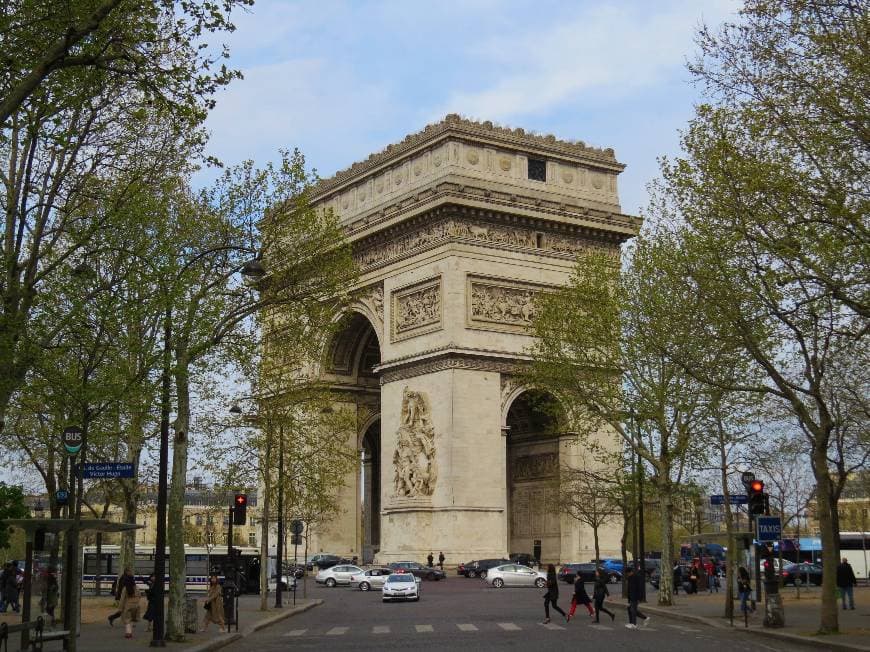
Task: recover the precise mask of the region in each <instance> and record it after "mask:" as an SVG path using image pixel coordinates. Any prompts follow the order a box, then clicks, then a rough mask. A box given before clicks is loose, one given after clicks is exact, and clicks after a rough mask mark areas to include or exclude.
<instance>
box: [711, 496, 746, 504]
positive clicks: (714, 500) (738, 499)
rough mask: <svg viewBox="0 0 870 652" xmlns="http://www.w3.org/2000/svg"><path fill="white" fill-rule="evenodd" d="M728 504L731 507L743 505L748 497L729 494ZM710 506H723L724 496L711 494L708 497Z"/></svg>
mask: <svg viewBox="0 0 870 652" xmlns="http://www.w3.org/2000/svg"><path fill="white" fill-rule="evenodd" d="M728 502H729V503H731V504H732V505H745V504H746V503H748V502H749V496H747V495H746V494H730V495H729V496H728ZM710 504H711V505H724V504H725V496H723V495H722V494H713V495H712V496H710Z"/></svg>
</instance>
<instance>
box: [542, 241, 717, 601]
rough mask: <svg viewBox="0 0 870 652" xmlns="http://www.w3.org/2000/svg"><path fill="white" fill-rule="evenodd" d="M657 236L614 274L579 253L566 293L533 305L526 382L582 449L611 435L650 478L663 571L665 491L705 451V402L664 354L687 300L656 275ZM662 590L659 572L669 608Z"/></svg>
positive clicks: (669, 497) (608, 263) (661, 252)
mask: <svg viewBox="0 0 870 652" xmlns="http://www.w3.org/2000/svg"><path fill="white" fill-rule="evenodd" d="M665 235H666V234H665ZM665 235H663V236H662V237H661V238H657V239H652V238H646V237H641V238H638V239H636V240H635V243H634V246H633V248H632V252H631V255H630V256H629V257H628V260H627V262H626V267H625V269H624V271H623V273H622V274H620V273H619V269H618V266H617V265H618V261H617V259H616V257H615V256H614V255H612V254H611V253H609V252H592V253H588V254H586V255H585V256H583V257H582V258H581V259H580V260H579V261H578V264H577V267H576V268H575V272H574V274H573V275H572V277H571V280H570V282H569V284H568V285H567V287H565V288H563V289H561V290H559V291H556V292H554V293H552V294H548V295H546V296H544V297H543V298H542V299H541V300H540V309H539V316H538V318H537V319H536V321H535V325H534V334H535V335H536V337H537V339H536V343H535V345H534V346H533V347H532V355H533V365H532V372H531V376H532V379H533V382H534V383H535V384H536V385H537V386H539V387H542V388H545V389H546V388H550V389H551V390H552V391H554V392H555V393H556V394H557V395H558V396H560V397H561V398H562V399H563V400H562V401H561V402H562V404H563V405H564V406H566V412H567V413H568V415H567V416H568V418H569V421H570V423H571V428H572V429H573V430H575V431H576V432H577V433H578V436H579V437H580V438H581V442H583V443H584V445H585V446H587V447H592V446H599V447H604V448H605V449H607V448H608V444H606V443H602V441H606V439H607V438H608V435H609V434H610V433H612V434H615V435H616V436H617V437H620V438H621V439H622V441H623V443H624V444H625V445H627V446H628V447H630V448H631V450H633V451H634V452H635V453H636V454H637V455H639V456H640V457H641V458H642V460H643V461H644V463H645V464H647V465H648V466H649V468H650V469H651V470H652V476H651V478H650V481H651V483H652V484H653V486H654V487H655V489H656V495H657V496H658V500H659V505H660V518H661V530H662V557H663V564H665V565H666V564H667V563H669V561H668V560H670V558H671V556H672V555H673V548H674V543H673V516H674V514H673V507H674V505H673V500H674V496H675V493H676V491H677V488H678V486H679V484H680V481H681V478H682V477H683V475H684V472H685V467H686V464H687V462H688V460H689V459H690V456H695V455H702V454H704V453H705V451H704V450H703V447H702V446H701V444H700V442H701V437H700V436H699V435H700V434H701V430H700V425H701V424H702V423H703V419H704V415H705V414H706V412H705V411H706V409H707V404H706V401H705V396H706V395H705V393H704V391H703V390H704V388H703V386H702V385H701V384H700V383H698V382H697V381H695V380H694V379H693V378H692V377H691V376H689V375H688V374H686V373H685V372H684V371H683V369H681V368H680V367H679V366H678V365H676V364H674V363H673V362H671V361H670V359H669V357H668V355H667V353H668V350H669V348H670V347H672V346H677V345H680V346H682V345H683V342H682V340H681V338H682V337H683V336H684V334H685V331H686V330H687V328H680V327H679V324H678V323H675V321H674V319H675V318H676V317H677V315H675V306H681V305H683V303H682V302H683V301H685V303H686V304H687V305H692V304H693V301H692V300H691V298H690V297H688V296H685V292H686V290H685V288H682V287H681V286H680V285H679V284H677V283H674V282H672V281H673V279H672V278H671V277H669V276H668V275H667V274H663V273H662V272H661V271H660V269H661V267H662V264H663V263H664V261H665V260H666V259H667V257H669V256H670V255H671V254H670V247H671V245H672V244H673V243H672V241H671V240H670V239H669V238H668V237H665ZM681 292H682V293H683V294H680V293H681ZM609 447H610V448H611V449H612V445H610V446H609ZM665 567H666V566H665ZM671 584H672V580H671V577H670V576H669V574H668V573H663V574H662V580H661V587H660V589H659V604H662V605H670V604H671V600H672V597H671V592H672V587H671Z"/></svg>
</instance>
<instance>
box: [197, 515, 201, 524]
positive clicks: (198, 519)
mask: <svg viewBox="0 0 870 652" xmlns="http://www.w3.org/2000/svg"><path fill="white" fill-rule="evenodd" d="M196 524H197V525H202V514H197V515H196Z"/></svg>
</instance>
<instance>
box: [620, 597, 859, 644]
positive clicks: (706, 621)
mask: <svg viewBox="0 0 870 652" xmlns="http://www.w3.org/2000/svg"><path fill="white" fill-rule="evenodd" d="M619 604H622V605H624V606H626V607H627V606H628V604H627V603H619ZM641 611H648V612H649V613H651V614H654V615H656V616H665V617H667V618H671V619H673V620H682V621H685V622H690V623H698V624H701V625H707V626H708V627H712V628H714V629H727V630H733V631H735V632H745V633H746V634H750V635H751V634H754V635H756V636H764V637H766V638H774V639H778V640H780V641H788V642H789V643H795V644H797V645H806V646H807V647H815V648H823V649H826V650H842V651H843V652H870V647H866V646H864V645H853V644H851V643H840V642H837V641H832V640H829V638H828V637H819V639H818V640H815V639H811V638H808V637H806V636H799V635H798V634H789V633H788V632H779V631H776V630H773V629H756V628H753V629H746V628H744V627H737V625H735V626H734V627H731V625H727V624H725V623H722V622H719V621H718V620H717V619H714V618H707V617H706V616H695V615H693V614H687V613H681V612H679V611H670V610H669V609H664V608H662V607H650V606H648V605H643V606H642V609H641ZM736 622H737V621H736V620H735V623H736Z"/></svg>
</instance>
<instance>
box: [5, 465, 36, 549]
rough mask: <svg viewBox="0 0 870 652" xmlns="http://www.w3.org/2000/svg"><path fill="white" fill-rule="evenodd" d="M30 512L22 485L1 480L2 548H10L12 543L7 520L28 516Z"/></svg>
mask: <svg viewBox="0 0 870 652" xmlns="http://www.w3.org/2000/svg"><path fill="white" fill-rule="evenodd" d="M28 514H29V512H28V510H27V505H25V504H24V493H23V492H22V491H21V487H15V486H11V485H8V484H6V483H5V482H0V549H4V548H8V547H9V544H10V533H11V526H9V525H6V523H5V521H7V520H9V519H12V518H27V516H28Z"/></svg>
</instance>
